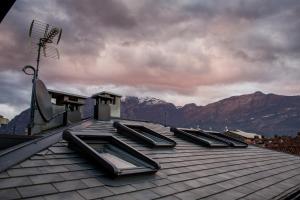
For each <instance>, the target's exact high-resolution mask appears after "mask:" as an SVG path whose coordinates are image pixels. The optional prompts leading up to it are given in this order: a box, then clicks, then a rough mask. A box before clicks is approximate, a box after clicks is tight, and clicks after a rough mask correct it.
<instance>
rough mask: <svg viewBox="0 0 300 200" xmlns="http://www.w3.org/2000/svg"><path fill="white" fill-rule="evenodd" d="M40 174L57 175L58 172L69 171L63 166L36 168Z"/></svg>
mask: <svg viewBox="0 0 300 200" xmlns="http://www.w3.org/2000/svg"><path fill="white" fill-rule="evenodd" d="M38 169H39V171H40V174H46V173H58V172H67V171H69V170H68V169H67V168H65V167H64V166H45V167H38Z"/></svg>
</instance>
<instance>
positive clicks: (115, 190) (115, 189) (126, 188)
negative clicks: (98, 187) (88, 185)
mask: <svg viewBox="0 0 300 200" xmlns="http://www.w3.org/2000/svg"><path fill="white" fill-rule="evenodd" d="M106 188H107V189H109V190H110V191H112V192H113V193H114V194H122V193H128V192H132V191H135V190H136V189H135V188H134V187H133V186H131V185H124V186H116V187H111V186H110V187H109V186H106Z"/></svg>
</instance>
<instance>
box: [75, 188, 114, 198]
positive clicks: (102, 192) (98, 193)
mask: <svg viewBox="0 0 300 200" xmlns="http://www.w3.org/2000/svg"><path fill="white" fill-rule="evenodd" d="M78 192H79V193H80V195H81V196H83V197H84V198H86V199H96V198H101V197H106V196H110V195H113V193H112V192H111V191H109V190H108V189H107V188H105V187H104V186H101V187H95V188H89V189H85V190H78Z"/></svg>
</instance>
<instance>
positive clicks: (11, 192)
mask: <svg viewBox="0 0 300 200" xmlns="http://www.w3.org/2000/svg"><path fill="white" fill-rule="evenodd" d="M0 197H1V199H5V200H10V199H18V198H21V197H20V195H19V193H18V191H17V190H16V189H14V188H12V189H3V190H0Z"/></svg>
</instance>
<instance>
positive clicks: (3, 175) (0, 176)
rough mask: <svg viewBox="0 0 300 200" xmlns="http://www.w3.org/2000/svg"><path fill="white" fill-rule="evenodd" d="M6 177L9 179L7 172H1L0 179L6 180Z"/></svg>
mask: <svg viewBox="0 0 300 200" xmlns="http://www.w3.org/2000/svg"><path fill="white" fill-rule="evenodd" d="M7 177H9V176H8V174H7V172H1V173H0V178H7Z"/></svg>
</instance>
